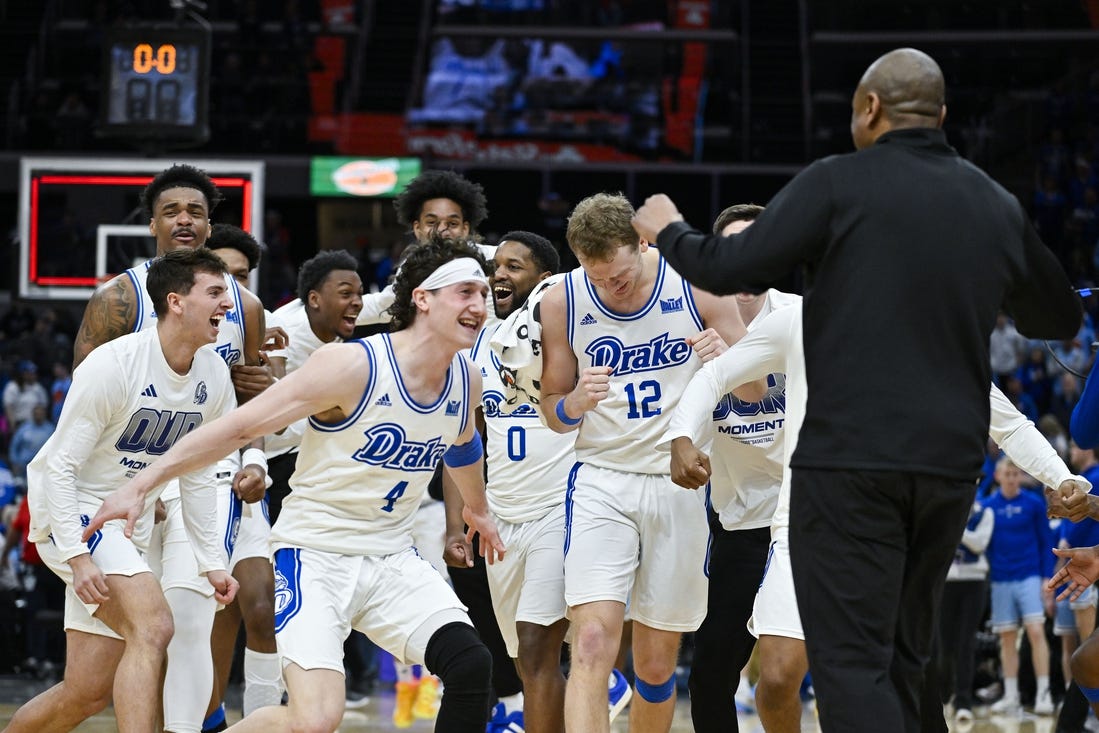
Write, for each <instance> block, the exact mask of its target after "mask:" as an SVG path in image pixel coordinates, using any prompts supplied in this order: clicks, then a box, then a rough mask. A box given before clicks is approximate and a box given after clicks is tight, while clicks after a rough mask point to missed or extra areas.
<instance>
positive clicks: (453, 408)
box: [446, 400, 462, 417]
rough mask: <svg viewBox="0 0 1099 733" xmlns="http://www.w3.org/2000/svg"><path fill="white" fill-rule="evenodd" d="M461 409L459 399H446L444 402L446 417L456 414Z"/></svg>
mask: <svg viewBox="0 0 1099 733" xmlns="http://www.w3.org/2000/svg"><path fill="white" fill-rule="evenodd" d="M461 409H462V401H461V400H447V402H446V415H447V417H453V416H454V415H457V414H458V412H459V410H461Z"/></svg>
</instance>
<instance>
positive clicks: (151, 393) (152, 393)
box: [141, 384, 157, 397]
mask: <svg viewBox="0 0 1099 733" xmlns="http://www.w3.org/2000/svg"><path fill="white" fill-rule="evenodd" d="M141 396H142V397H156V396H157V394H156V387H154V386H153V385H151V384H150V385H149V386H148V387H146V388H145V389H143V390H141Z"/></svg>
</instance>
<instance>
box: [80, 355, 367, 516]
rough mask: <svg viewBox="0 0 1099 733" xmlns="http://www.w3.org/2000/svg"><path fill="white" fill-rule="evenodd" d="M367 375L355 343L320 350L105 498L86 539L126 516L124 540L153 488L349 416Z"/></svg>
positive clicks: (365, 363) (362, 356)
mask: <svg viewBox="0 0 1099 733" xmlns="http://www.w3.org/2000/svg"><path fill="white" fill-rule="evenodd" d="M369 371H370V367H369V362H368V360H367V356H366V351H365V350H364V349H363V348H362V346H361V345H360V344H359V343H349V344H327V345H325V346H322V347H321V348H320V349H318V350H317V351H315V352H314V353H313V354H312V355H311V356H310V357H309V359H307V360H306V362H305V364H303V365H302V367H301V369H298V370H297V371H295V372H294V373H292V374H291V375H289V376H288V377H287V378H286V379H283V380H281V381H279V383H278V384H276V385H275V386H274V387H272V388H271V389H269V390H267V391H265V392H264V393H263V394H261V395H259V396H258V397H256V398H255V399H253V400H251V401H249V402H248V403H246V404H244V405H242V406H240V407H238V408H237V409H235V410H233V411H231V412H230V413H229V414H227V415H225V416H224V417H220V418H218V419H217V420H214V421H213V422H211V423H209V424H208V425H203V426H202V427H200V428H199V429H197V430H195V431H193V432H191V433H189V434H188V435H187V436H185V437H184V438H182V439H181V440H179V441H177V442H176V444H175V445H173V446H172V448H171V450H169V451H168V452H167V453H165V454H164V455H163V456H161V457H160V458H158V459H157V460H155V461H153V463H152V464H151V465H150V466H148V467H147V468H145V469H144V470H143V471H141V472H140V473H139V474H138V475H137V476H135V477H134V478H133V479H131V480H130V481H129V482H128V483H127V484H126V485H125V486H123V487H122V488H120V489H118V490H117V491H115V492H114V493H113V494H111V495H110V496H109V497H107V500H106V501H104V502H103V505H102V507H100V510H99V512H98V513H97V514H96V515H95V517H94V518H93V519H92V521H91V524H89V525H88V527H87V528H86V529H85V535H86V536H91V534H92V533H94V532H95V530H96V529H98V528H99V527H101V526H103V524H104V523H105V522H107V521H109V520H111V519H117V518H122V517H126V518H127V522H126V536H130V535H131V534H132V532H133V526H134V523H135V522H136V521H137V517H138V516H139V515H140V512H141V506H142V505H143V503H144V498H145V495H146V494H148V492H149V491H150V490H151V489H152V488H153V487H155V486H159V485H160V484H162V483H164V482H165V481H168V480H169V479H172V478H175V477H177V476H179V475H181V474H184V473H188V472H190V471H194V470H196V469H198V468H201V467H202V466H208V465H210V464H211V463H213V462H214V461H216V460H218V459H219V458H222V457H224V456H226V455H228V454H229V453H231V452H232V451H235V450H237V449H239V448H240V447H241V446H242V445H244V444H245V443H247V442H249V441H251V440H254V439H255V438H258V437H260V436H263V435H267V434H269V433H273V432H275V431H277V430H280V429H282V428H284V427H286V426H287V425H289V424H290V423H292V422H294V421H296V420H301V419H303V418H306V417H308V416H310V415H315V414H318V413H321V412H325V411H327V410H330V409H333V408H337V409H339V410H341V411H342V412H343V414H344V415H350V414H351V413H352V412H354V409H355V407H356V405H357V404H358V400H359V398H360V397H361V396H362V388H363V385H364V384H366V382H367V380H368V378H369V376H370V375H369Z"/></svg>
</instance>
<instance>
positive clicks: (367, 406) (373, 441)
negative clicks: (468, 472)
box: [271, 334, 477, 555]
mask: <svg viewBox="0 0 1099 733" xmlns="http://www.w3.org/2000/svg"><path fill="white" fill-rule="evenodd" d="M352 343H354V344H356V345H358V346H359V347H361V348H362V349H364V350H365V351H366V356H367V360H368V363H369V369H370V376H369V378H368V381H367V383H366V385H364V388H363V394H362V397H361V398H360V400H359V403H358V405H357V406H356V408H355V410H354V411H353V412H352V413H351V414H350V415H349V416H347V418H346V419H344V420H343V421H342V422H339V423H334V424H329V423H322V422H320V421H319V420H317V419H316V418H309V420H308V425H307V427H306V430H305V434H304V436H303V437H302V441H301V448H300V450H299V452H298V460H297V468H296V470H295V471H294V475H293V476H291V477H290V488H291V489H292V490H291V492H290V494H289V496H287V497H286V499H285V500H284V502H283V505H282V513H281V514H280V515H279V518H278V520H277V521H276V522H275V526H274V527H273V528H272V529H271V548H272V550H277V549H279V548H281V547H305V548H310V549H314V550H322V551H325V552H335V553H339V554H342V555H388V554H391V553H395V552H399V551H401V550H406V549H408V548H409V547H411V546H412V524H413V519H414V516H415V513H416V509H417V508H419V506H420V501H421V499H422V498H423V495H424V493H425V492H426V491H427V485H428V482H429V481H430V480H431V477H432V475H433V473H434V472H435V467H436V466H437V465H438V463H439V460H440V459H441V458H442V456H443V453H445V452H446V450H447V449H448V448H449V447H450V446H451V445H453V443H454V441H455V439H456V438H457V437H458V436H459V435H461V434H462V432H463V431H464V430H465V429H466V425H467V421H468V419H469V413H470V400H471V399H473V398H476V397H477V395H473V396H472V397H471V395H470V383H469V368H470V364H469V362H468V361H467V360H466V358H465V357H463V356H461V355H455V357H454V359H453V360H452V361H451V363H450V366H449V367H448V369H447V375H446V382H445V385H444V387H443V389H442V391H441V392H440V393H439V396H438V397H437V398H436V399H435V400H434V401H433V402H432V403H430V404H419V403H417V402H416V401H415V400H414V399H413V398H412V396H411V395H410V394H409V393H408V391H407V390H406V389H405V385H404V381H403V379H402V377H401V370H400V365H399V364H398V363H397V360H396V358H395V355H394V353H393V345H392V342H391V341H390V339H389V334H378V335H375V336H370V337H369V338H366V339H361V340H357V341H354V342H352Z"/></svg>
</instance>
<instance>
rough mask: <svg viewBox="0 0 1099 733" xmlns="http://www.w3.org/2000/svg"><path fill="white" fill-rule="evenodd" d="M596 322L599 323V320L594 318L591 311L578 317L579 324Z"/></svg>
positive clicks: (587, 324) (593, 323) (584, 324)
mask: <svg viewBox="0 0 1099 733" xmlns="http://www.w3.org/2000/svg"><path fill="white" fill-rule="evenodd" d="M596 323H599V321H597V320H595V316H593V315H592V314H591V313H585V314H584V317H583V318H581V319H580V325H581V326H594V325H595V324H596Z"/></svg>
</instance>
